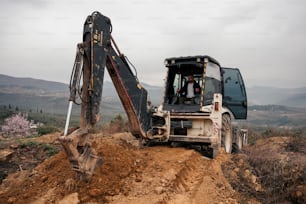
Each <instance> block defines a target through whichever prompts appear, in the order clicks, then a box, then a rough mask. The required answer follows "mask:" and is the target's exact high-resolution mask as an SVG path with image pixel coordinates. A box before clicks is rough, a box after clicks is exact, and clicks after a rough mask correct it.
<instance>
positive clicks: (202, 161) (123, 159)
mask: <svg viewBox="0 0 306 204" xmlns="http://www.w3.org/2000/svg"><path fill="white" fill-rule="evenodd" d="M94 137H95V138H96V139H95V141H96V142H95V144H94V146H95V148H96V150H97V152H98V154H99V155H101V156H102V157H103V160H104V164H103V165H102V166H101V167H99V168H98V169H97V170H96V172H95V175H94V177H93V178H92V179H91V180H90V181H89V182H83V181H78V180H76V179H75V178H76V173H75V172H74V171H72V170H71V169H70V166H69V163H68V160H67V158H66V155H65V153H64V152H63V151H61V152H59V153H58V154H56V155H55V156H53V157H51V158H49V159H47V160H45V161H44V162H43V163H41V164H40V165H38V166H37V167H35V168H34V169H32V170H24V171H19V172H17V173H15V174H10V175H9V176H8V178H7V179H5V180H3V182H2V185H1V187H0V203H1V204H2V203H3V204H5V203H34V204H40V203H60V204H65V203H67V204H68V203H69V204H74V203H116V204H119V203H122V204H123V203H135V204H136V203H169V204H176V203H178V204H180V203H193V204H197V203H241V202H243V203H259V202H258V201H257V200H256V199H255V197H256V196H248V195H246V194H243V192H238V191H239V189H251V190H250V191H252V189H253V192H255V194H256V193H260V192H261V191H263V188H262V187H261V186H260V183H258V178H257V177H256V176H255V175H254V174H252V172H254V171H253V170H252V169H247V168H249V166H248V165H246V164H244V163H245V160H244V159H243V157H244V156H243V155H240V157H239V156H238V157H237V155H228V154H224V153H222V152H221V154H220V155H219V156H218V157H217V158H216V159H214V160H210V159H207V158H205V157H203V156H201V155H200V154H199V153H198V152H196V151H195V150H190V149H184V148H171V147H167V146H155V147H148V148H143V149H141V148H139V147H138V143H137V141H136V140H135V139H134V137H132V136H131V135H130V134H128V133H119V134H115V135H113V136H102V135H99V134H98V135H94ZM54 138H55V136H54ZM40 140H42V138H40ZM46 140H48V142H50V136H49V137H46ZM51 141H52V140H51ZM41 142H43V140H42V141H41ZM233 156H234V157H235V158H236V157H237V158H239V159H236V161H237V162H236V163H235V160H233ZM224 166H226V167H227V168H224ZM246 172H248V173H246ZM239 178H240V179H239ZM241 179H242V180H241ZM243 179H244V180H243ZM240 182H243V183H240ZM230 183H231V184H232V185H231V184H230ZM248 183H249V184H248ZM232 186H233V187H234V188H235V189H236V190H237V191H235V190H233V187H232Z"/></svg>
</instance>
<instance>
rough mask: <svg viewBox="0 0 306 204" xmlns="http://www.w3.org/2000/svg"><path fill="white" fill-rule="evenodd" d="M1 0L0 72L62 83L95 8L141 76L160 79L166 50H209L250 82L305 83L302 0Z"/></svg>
mask: <svg viewBox="0 0 306 204" xmlns="http://www.w3.org/2000/svg"><path fill="white" fill-rule="evenodd" d="M0 2H1V7H0V36H1V38H0V73H1V74H7V75H12V76H17V77H32V78H39V79H46V80H51V81H59V82H64V83H68V82H69V79H70V73H71V70H72V65H73V62H74V58H75V50H76V44H77V43H79V42H81V40H82V31H83V23H84V21H85V19H86V17H87V15H89V14H91V13H92V12H93V11H95V10H97V11H100V12H101V13H102V14H104V15H106V16H108V17H109V18H110V19H111V21H112V25H113V33H112V35H113V37H114V38H115V40H116V42H117V44H118V46H119V48H120V50H121V52H123V53H124V54H125V55H127V56H128V58H129V59H130V61H131V62H132V63H133V64H134V65H135V66H136V68H137V71H138V78H139V80H140V81H142V82H145V83H150V84H153V85H160V86H161V85H163V78H164V77H165V73H166V69H165V68H164V59H165V58H167V57H177V56H190V55H210V56H212V57H214V58H215V59H217V60H218V61H219V62H220V64H221V65H222V66H225V67H238V68H240V70H241V72H242V74H243V77H244V81H245V84H246V86H248V87H252V86H275V87H283V88H285V87H291V88H294V87H306V80H305V77H306V1H305V0H237V1H236V0H214V1H213V0H191V1H181V0H125V1H119V0H95V1H89V0H87V1H86V0H71V1H68V0H57V1H56V0H0ZM106 75H108V74H106Z"/></svg>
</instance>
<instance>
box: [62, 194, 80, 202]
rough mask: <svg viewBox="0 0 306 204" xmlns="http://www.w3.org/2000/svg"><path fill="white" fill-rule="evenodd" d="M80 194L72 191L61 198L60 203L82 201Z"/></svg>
mask: <svg viewBox="0 0 306 204" xmlns="http://www.w3.org/2000/svg"><path fill="white" fill-rule="evenodd" d="M78 196H79V195H78V193H71V194H69V195H67V196H65V197H64V198H63V199H62V200H60V201H59V202H58V204H78V203H80V200H79V198H78Z"/></svg>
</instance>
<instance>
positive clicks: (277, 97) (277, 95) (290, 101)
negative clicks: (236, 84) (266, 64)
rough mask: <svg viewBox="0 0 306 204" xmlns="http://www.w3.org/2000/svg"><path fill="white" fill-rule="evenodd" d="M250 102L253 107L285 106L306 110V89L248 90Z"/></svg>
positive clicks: (260, 87) (252, 88) (264, 88)
mask: <svg viewBox="0 0 306 204" xmlns="http://www.w3.org/2000/svg"><path fill="white" fill-rule="evenodd" d="M247 95H248V102H249V104H252V105H267V104H275V105H284V106H291V107H300V108H306V87H302V88H275V87H266V86H257V87H251V88H247Z"/></svg>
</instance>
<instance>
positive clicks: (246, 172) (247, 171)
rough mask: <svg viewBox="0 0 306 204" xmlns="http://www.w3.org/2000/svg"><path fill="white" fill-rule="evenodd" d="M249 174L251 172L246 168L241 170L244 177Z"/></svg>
mask: <svg viewBox="0 0 306 204" xmlns="http://www.w3.org/2000/svg"><path fill="white" fill-rule="evenodd" d="M250 174H251V172H250V170H248V169H246V170H244V172H243V177H244V178H247V177H249V176H250Z"/></svg>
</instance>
